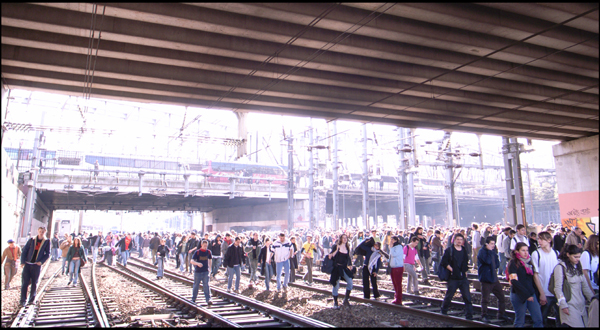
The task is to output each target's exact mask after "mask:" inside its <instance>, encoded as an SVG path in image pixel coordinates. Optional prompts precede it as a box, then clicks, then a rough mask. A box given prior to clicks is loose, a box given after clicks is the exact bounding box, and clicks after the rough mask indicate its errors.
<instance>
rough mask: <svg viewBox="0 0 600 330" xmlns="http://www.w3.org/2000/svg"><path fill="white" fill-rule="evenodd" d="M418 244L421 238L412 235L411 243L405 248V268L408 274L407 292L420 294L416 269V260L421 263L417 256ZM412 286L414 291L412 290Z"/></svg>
mask: <svg viewBox="0 0 600 330" xmlns="http://www.w3.org/2000/svg"><path fill="white" fill-rule="evenodd" d="M417 244H419V239H418V238H417V237H414V236H413V237H412V238H411V239H410V243H408V244H407V245H406V246H405V247H404V249H403V254H404V269H405V270H406V274H407V275H408V282H407V284H406V292H409V293H412V294H416V295H418V294H419V282H418V281H417V272H416V270H415V262H417V263H419V265H420V261H419V258H418V256H417V254H418V252H417V249H416V247H417ZM411 287H412V291H411Z"/></svg>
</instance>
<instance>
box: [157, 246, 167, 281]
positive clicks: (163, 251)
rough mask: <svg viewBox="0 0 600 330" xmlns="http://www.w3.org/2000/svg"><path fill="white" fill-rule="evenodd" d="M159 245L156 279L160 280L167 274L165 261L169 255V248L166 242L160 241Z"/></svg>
mask: <svg viewBox="0 0 600 330" xmlns="http://www.w3.org/2000/svg"><path fill="white" fill-rule="evenodd" d="M158 243H159V245H158V248H157V249H156V279H157V280H160V279H161V278H163V276H164V272H165V259H166V258H167V256H168V255H169V247H168V246H166V245H165V240H164V239H160V238H159V241H158Z"/></svg>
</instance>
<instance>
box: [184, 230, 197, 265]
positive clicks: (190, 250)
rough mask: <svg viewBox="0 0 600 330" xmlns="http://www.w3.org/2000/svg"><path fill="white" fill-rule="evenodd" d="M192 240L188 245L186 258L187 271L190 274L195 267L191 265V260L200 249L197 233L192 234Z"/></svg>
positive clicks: (189, 240)
mask: <svg viewBox="0 0 600 330" xmlns="http://www.w3.org/2000/svg"><path fill="white" fill-rule="evenodd" d="M190 235H191V236H190V239H188V243H187V245H186V251H185V253H186V258H185V271H186V272H187V273H189V274H192V272H193V271H194V267H192V265H191V264H190V260H192V255H193V254H194V251H196V250H197V249H198V239H197V238H196V232H192V233H191V234H190Z"/></svg>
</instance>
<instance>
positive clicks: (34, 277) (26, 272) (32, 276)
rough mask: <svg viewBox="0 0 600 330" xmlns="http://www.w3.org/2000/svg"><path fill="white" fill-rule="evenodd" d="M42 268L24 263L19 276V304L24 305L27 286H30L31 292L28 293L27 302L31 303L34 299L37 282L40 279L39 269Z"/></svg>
mask: <svg viewBox="0 0 600 330" xmlns="http://www.w3.org/2000/svg"><path fill="white" fill-rule="evenodd" d="M41 268H42V266H38V265H31V264H28V263H26V264H25V266H23V273H22V274H21V303H22V304H25V302H26V301H25V300H26V299H27V289H28V288H29V284H31V292H29V302H33V300H34V299H35V294H36V292H35V291H36V289H37V282H38V278H39V277H40V269H41Z"/></svg>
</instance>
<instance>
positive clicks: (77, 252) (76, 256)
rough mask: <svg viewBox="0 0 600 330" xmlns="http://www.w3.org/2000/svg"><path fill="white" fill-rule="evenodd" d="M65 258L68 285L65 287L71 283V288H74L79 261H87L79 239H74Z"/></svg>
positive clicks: (79, 265)
mask: <svg viewBox="0 0 600 330" xmlns="http://www.w3.org/2000/svg"><path fill="white" fill-rule="evenodd" d="M66 258H67V261H68V262H69V283H67V286H68V285H71V283H73V286H76V285H77V277H78V276H79V267H81V260H82V259H83V260H84V261H85V260H87V257H86V254H85V249H84V248H83V245H82V244H81V240H80V239H79V237H75V241H74V242H73V245H72V246H71V247H70V248H69V252H67V257H66Z"/></svg>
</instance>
